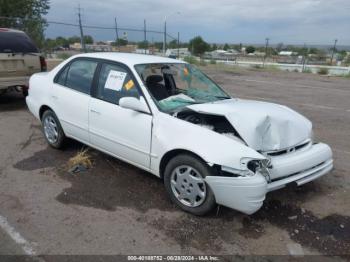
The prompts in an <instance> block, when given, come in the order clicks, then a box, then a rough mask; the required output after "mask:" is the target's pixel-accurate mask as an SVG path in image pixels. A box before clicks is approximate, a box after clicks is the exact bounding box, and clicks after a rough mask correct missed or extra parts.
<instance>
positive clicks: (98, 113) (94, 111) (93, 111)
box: [90, 109, 101, 115]
mask: <svg viewBox="0 0 350 262" xmlns="http://www.w3.org/2000/svg"><path fill="white" fill-rule="evenodd" d="M90 112H91V113H94V114H96V115H101V113H100V112H98V111H96V110H93V109H90Z"/></svg>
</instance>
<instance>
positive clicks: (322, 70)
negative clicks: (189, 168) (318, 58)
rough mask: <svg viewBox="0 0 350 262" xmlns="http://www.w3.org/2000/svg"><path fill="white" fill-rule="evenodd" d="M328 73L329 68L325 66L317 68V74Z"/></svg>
mask: <svg viewBox="0 0 350 262" xmlns="http://www.w3.org/2000/svg"><path fill="white" fill-rule="evenodd" d="M328 73H329V70H328V68H325V67H322V68H320V69H319V70H318V74H319V75H328Z"/></svg>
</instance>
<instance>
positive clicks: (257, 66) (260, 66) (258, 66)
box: [252, 64, 263, 69]
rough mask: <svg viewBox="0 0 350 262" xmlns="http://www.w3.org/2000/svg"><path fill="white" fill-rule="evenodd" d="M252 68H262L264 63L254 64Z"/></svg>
mask: <svg viewBox="0 0 350 262" xmlns="http://www.w3.org/2000/svg"><path fill="white" fill-rule="evenodd" d="M252 68H254V69H262V68H263V67H262V65H258V64H256V65H252Z"/></svg>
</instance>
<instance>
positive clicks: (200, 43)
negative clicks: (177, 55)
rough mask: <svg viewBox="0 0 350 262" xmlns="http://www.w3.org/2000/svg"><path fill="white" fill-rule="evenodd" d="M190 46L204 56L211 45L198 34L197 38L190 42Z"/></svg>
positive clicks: (194, 52)
mask: <svg viewBox="0 0 350 262" xmlns="http://www.w3.org/2000/svg"><path fill="white" fill-rule="evenodd" d="M189 46H190V48H191V51H192V53H193V54H194V55H198V56H202V55H203V54H204V52H206V51H208V50H209V49H210V45H209V44H208V43H207V42H205V41H204V40H203V39H202V37H200V36H196V37H195V38H193V39H191V40H190V42H189Z"/></svg>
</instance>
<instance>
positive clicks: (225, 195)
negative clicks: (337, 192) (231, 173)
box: [205, 143, 333, 214]
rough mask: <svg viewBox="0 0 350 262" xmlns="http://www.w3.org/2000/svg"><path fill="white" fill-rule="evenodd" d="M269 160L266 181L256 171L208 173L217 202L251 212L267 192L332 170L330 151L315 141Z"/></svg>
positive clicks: (256, 208)
mask: <svg viewBox="0 0 350 262" xmlns="http://www.w3.org/2000/svg"><path fill="white" fill-rule="evenodd" d="M271 163H272V168H271V169H270V179H271V181H269V182H267V179H266V178H265V177H264V176H263V175H262V174H259V173H257V174H255V175H254V176H252V177H223V176H207V177H206V178H205V181H206V182H207V184H208V185H209V187H210V188H211V190H212V191H213V193H214V195H215V199H216V202H217V203H218V204H220V205H223V206H227V207H229V208H232V209H235V210H238V211H241V212H243V213H245V214H253V213H254V212H256V211H257V210H259V209H260V207H261V206H262V205H263V202H264V199H265V195H266V193H268V192H270V191H273V190H277V189H279V188H282V187H284V186H286V185H287V184H289V183H293V182H295V183H296V184H297V185H298V186H299V185H303V184H305V183H307V182H310V181H312V180H314V179H316V178H318V177H320V176H323V175H325V174H326V173H328V172H329V171H331V169H332V168H333V159H332V150H331V149H330V147H329V146H328V145H326V144H323V143H319V144H314V145H310V147H308V148H305V149H304V150H300V151H297V152H293V153H290V154H286V155H285V156H279V157H274V158H272V159H271Z"/></svg>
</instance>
